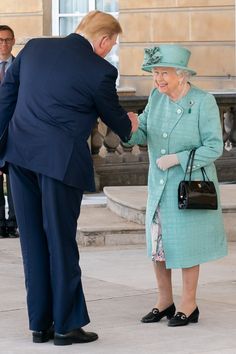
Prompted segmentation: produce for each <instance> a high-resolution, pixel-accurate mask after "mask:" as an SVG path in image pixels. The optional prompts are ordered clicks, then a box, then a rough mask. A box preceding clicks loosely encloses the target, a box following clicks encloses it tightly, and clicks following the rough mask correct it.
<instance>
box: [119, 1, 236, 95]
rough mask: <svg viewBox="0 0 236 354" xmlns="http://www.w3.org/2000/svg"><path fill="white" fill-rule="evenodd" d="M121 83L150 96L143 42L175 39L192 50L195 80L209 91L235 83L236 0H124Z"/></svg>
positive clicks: (121, 13)
mask: <svg viewBox="0 0 236 354" xmlns="http://www.w3.org/2000/svg"><path fill="white" fill-rule="evenodd" d="M119 4H120V21H121V24H122V27H123V30H124V33H123V35H122V36H121V38H120V74H121V80H120V86H121V87H130V88H134V89H136V94H137V95H142V96H143V95H148V94H149V92H150V89H151V87H152V78H151V75H150V74H148V73H145V72H143V71H142V70H141V69H140V66H141V64H142V61H143V50H144V48H145V47H148V46H153V45H155V44H161V43H177V44H180V45H183V46H185V47H187V48H189V49H190V50H191V52H192V57H191V59H190V63H189V66H190V67H192V68H193V69H195V70H196V71H197V74H198V75H197V77H196V78H194V79H193V80H192V82H193V83H194V84H196V85H198V86H199V87H201V88H203V89H207V90H210V91H216V90H220V91H228V90H233V89H234V90H235V88H236V61H235V1H234V0H129V1H127V0H120V1H119Z"/></svg>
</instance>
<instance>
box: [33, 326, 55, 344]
mask: <svg viewBox="0 0 236 354" xmlns="http://www.w3.org/2000/svg"><path fill="white" fill-rule="evenodd" d="M32 337H33V343H45V342H48V341H49V340H50V339H53V337H54V327H53V326H52V327H50V328H49V329H47V330H45V331H33V333H32Z"/></svg>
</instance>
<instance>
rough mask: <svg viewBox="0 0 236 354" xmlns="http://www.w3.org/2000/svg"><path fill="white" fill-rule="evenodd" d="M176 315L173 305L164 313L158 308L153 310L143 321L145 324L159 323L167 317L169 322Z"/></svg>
mask: <svg viewBox="0 0 236 354" xmlns="http://www.w3.org/2000/svg"><path fill="white" fill-rule="evenodd" d="M174 314H175V305H174V304H172V305H171V306H169V307H167V308H166V309H165V310H163V311H161V312H160V311H159V310H158V309H157V308H154V309H152V311H151V312H149V313H148V314H147V315H146V316H144V317H143V318H142V319H141V322H143V323H152V322H159V321H160V320H161V319H162V318H163V317H165V316H166V317H167V318H168V320H169V319H170V318H172V317H173V316H174Z"/></svg>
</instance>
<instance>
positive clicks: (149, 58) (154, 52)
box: [142, 44, 196, 75]
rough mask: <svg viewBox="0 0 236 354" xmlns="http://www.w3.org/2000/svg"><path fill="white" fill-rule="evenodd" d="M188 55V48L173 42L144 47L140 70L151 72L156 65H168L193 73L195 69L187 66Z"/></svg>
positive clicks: (189, 53)
mask: <svg viewBox="0 0 236 354" xmlns="http://www.w3.org/2000/svg"><path fill="white" fill-rule="evenodd" d="M190 55H191V52H190V50H188V49H187V48H184V47H181V46H179V45H174V44H160V45H159V46H158V47H152V48H145V49H144V62H143V65H142V70H144V71H148V72H152V69H153V68H156V67H170V68H176V69H183V70H188V71H189V72H190V73H191V74H192V75H195V74H196V71H194V70H192V69H189V68H188V66H187V65H188V61H189V58H190Z"/></svg>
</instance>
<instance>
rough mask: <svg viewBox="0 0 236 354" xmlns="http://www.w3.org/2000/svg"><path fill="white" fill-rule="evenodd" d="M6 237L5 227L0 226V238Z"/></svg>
mask: <svg viewBox="0 0 236 354" xmlns="http://www.w3.org/2000/svg"><path fill="white" fill-rule="evenodd" d="M6 237H8V232H7V228H6V226H0V238H6Z"/></svg>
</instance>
